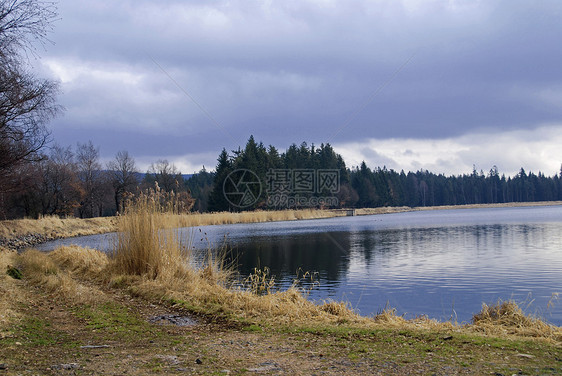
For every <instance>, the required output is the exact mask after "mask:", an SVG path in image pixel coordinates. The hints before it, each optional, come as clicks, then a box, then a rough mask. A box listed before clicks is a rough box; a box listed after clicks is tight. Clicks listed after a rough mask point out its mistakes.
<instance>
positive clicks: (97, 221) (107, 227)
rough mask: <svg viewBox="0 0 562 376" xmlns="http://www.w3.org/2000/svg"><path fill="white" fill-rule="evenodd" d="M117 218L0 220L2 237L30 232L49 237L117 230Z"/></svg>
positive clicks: (23, 234)
mask: <svg viewBox="0 0 562 376" xmlns="http://www.w3.org/2000/svg"><path fill="white" fill-rule="evenodd" d="M115 223H116V221H115V218H114V217H103V218H89V219H80V218H59V217H57V216H50V217H43V218H40V219H16V220H6V221H0V238H4V239H13V238H17V237H22V236H25V235H29V234H39V235H42V236H45V237H46V238H49V239H56V238H68V237H73V236H81V235H93V234H102V233H106V232H112V231H115Z"/></svg>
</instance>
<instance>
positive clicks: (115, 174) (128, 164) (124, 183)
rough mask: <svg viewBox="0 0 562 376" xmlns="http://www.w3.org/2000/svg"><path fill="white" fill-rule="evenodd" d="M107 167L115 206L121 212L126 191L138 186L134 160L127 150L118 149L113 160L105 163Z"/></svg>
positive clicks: (123, 207)
mask: <svg viewBox="0 0 562 376" xmlns="http://www.w3.org/2000/svg"><path fill="white" fill-rule="evenodd" d="M107 169H108V170H109V175H110V179H111V183H112V185H113V189H114V197H115V207H116V209H117V211H118V212H122V211H123V210H124V209H125V196H126V194H127V192H129V193H133V192H134V191H135V189H136V188H137V186H138V180H137V167H136V165H135V160H134V158H133V157H131V156H130V155H129V152H127V151H120V152H118V153H117V155H116V156H115V159H114V160H112V161H110V162H109V163H107Z"/></svg>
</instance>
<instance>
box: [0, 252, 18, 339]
mask: <svg viewBox="0 0 562 376" xmlns="http://www.w3.org/2000/svg"><path fill="white" fill-rule="evenodd" d="M16 263H17V253H16V252H13V251H8V250H3V249H1V248H0V338H2V337H3V336H4V335H8V334H7V328H8V326H9V325H10V323H12V322H14V321H15V320H17V319H18V318H19V317H20V315H19V313H18V312H17V311H16V310H14V304H13V303H14V302H18V301H21V294H20V292H19V285H20V284H21V281H18V280H16V279H13V278H12V277H10V276H9V275H8V274H7V273H6V270H7V269H8V268H9V267H10V266H14V265H16Z"/></svg>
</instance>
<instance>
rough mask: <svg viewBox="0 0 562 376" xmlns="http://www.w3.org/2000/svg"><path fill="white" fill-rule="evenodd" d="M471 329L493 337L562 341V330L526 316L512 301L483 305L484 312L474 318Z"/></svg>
mask: <svg viewBox="0 0 562 376" xmlns="http://www.w3.org/2000/svg"><path fill="white" fill-rule="evenodd" d="M471 329H472V330H475V331H480V332H484V333H486V334H492V335H518V336H524V337H536V338H547V339H552V340H554V341H557V342H561V341H562V328H560V327H557V326H554V325H550V324H548V323H546V322H545V321H543V320H541V319H540V318H537V317H533V316H531V315H527V314H525V312H523V310H522V309H521V307H520V306H519V305H518V304H517V303H516V302H514V301H512V300H508V301H501V300H498V301H497V302H496V303H494V304H491V305H488V304H486V303H484V304H482V310H481V311H480V312H478V313H477V314H475V315H473V316H472V326H471Z"/></svg>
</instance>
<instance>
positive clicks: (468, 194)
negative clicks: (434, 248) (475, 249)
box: [195, 137, 562, 211]
mask: <svg viewBox="0 0 562 376" xmlns="http://www.w3.org/2000/svg"><path fill="white" fill-rule="evenodd" d="M238 169H247V170H250V171H253V172H255V173H256V174H257V176H258V177H259V178H260V180H261V183H262V195H261V197H260V199H259V200H258V201H257V202H256V203H255V204H254V205H251V207H249V208H252V209H253V208H263V209H267V208H269V206H268V205H267V203H268V201H267V199H268V197H267V193H268V192H267V189H265V188H264V187H268V186H269V185H270V182H268V171H270V170H271V169H279V170H282V169H292V170H296V169H302V170H314V171H318V170H337V171H339V191H338V192H337V193H335V194H333V195H334V196H335V197H336V198H337V199H338V200H337V201H338V206H339V207H380V206H412V207H415V206H440V205H466V204H488V203H506V202H531V201H555V200H562V179H561V178H560V175H558V174H556V175H555V176H553V177H547V176H545V175H544V174H542V173H541V172H539V173H538V174H534V173H532V172H529V173H527V172H525V171H524V170H523V169H521V170H520V172H519V173H518V174H517V175H516V176H514V177H506V176H505V175H500V173H499V171H498V169H497V167H495V166H493V167H492V168H491V169H490V170H489V171H488V172H487V173H484V172H483V171H480V172H478V171H477V170H476V169H474V170H473V171H472V173H470V174H463V175H458V176H445V175H443V174H435V173H432V172H429V171H427V170H420V171H417V172H408V173H406V172H404V171H400V172H397V171H395V170H392V169H390V170H389V169H387V168H386V167H377V168H375V169H370V168H369V167H368V166H367V165H366V163H365V162H363V163H362V164H361V165H360V166H358V167H355V168H353V169H349V168H347V167H346V165H345V162H344V161H343V158H342V157H341V155H339V154H337V153H335V152H334V150H333V148H332V147H331V146H330V145H329V144H322V145H320V147H316V146H314V145H311V146H308V145H307V144H306V143H302V144H301V145H300V146H297V145H296V144H293V145H291V146H290V147H289V148H288V149H287V150H286V151H285V152H284V153H281V154H280V153H279V151H278V150H277V149H276V148H275V147H273V146H269V147H267V148H266V147H265V146H264V145H263V143H259V144H258V143H256V141H255V140H254V138H253V137H250V139H249V140H248V143H247V144H246V147H245V148H244V149H239V150H236V151H234V152H232V154H229V153H228V152H227V151H226V150H223V151H222V153H221V154H220V155H219V158H218V164H217V168H216V175H215V176H214V181H213V190H212V191H211V195H210V199H209V206H208V209H209V210H212V211H220V210H238V209H239V208H238V207H237V206H234V205H232V203H231V202H229V201H228V200H227V199H226V198H225V195H224V193H223V189H224V181H225V179H226V177H227V176H228V175H229V173H231V172H232V171H235V170H238ZM561 173H562V171H561ZM195 176H197V175H195ZM269 178H271V176H269ZM264 191H266V192H264ZM289 193H291V192H289ZM292 193H293V194H294V192H292ZM299 195H300V196H303V195H304V196H322V195H326V192H315V193H307V192H305V193H299Z"/></svg>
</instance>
